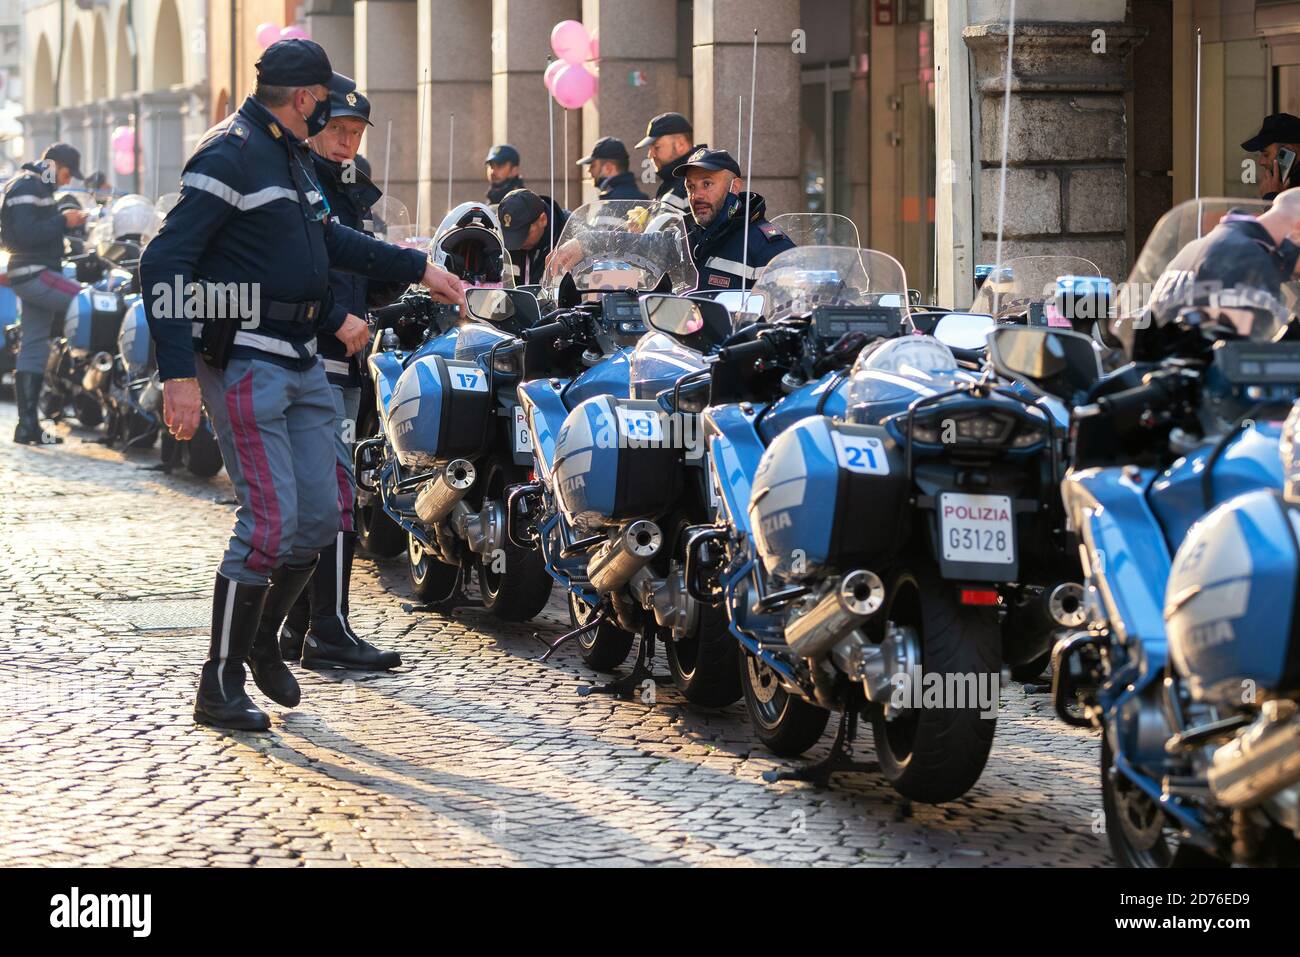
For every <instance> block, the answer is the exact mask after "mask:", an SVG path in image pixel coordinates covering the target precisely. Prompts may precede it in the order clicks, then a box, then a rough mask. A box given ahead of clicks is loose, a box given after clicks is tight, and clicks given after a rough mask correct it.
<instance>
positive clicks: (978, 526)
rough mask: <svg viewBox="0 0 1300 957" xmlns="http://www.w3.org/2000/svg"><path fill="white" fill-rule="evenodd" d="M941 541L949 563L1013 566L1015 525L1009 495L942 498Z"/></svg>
mask: <svg viewBox="0 0 1300 957" xmlns="http://www.w3.org/2000/svg"><path fill="white" fill-rule="evenodd" d="M939 537H940V539H942V541H943V557H944V560H945V561H949V562H975V563H979V564H982V565H1011V564H1014V563H1015V560H1016V523H1015V518H1014V513H1013V512H1012V510H1011V499H1010V497H1008V496H1006V495H961V494H958V493H955V492H946V493H944V494H942V495H940V496H939Z"/></svg>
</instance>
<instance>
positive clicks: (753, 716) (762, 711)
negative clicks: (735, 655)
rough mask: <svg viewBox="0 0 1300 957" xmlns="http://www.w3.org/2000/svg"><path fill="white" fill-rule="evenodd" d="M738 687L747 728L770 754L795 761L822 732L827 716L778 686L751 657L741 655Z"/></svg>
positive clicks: (824, 729) (814, 706) (819, 709)
mask: <svg viewBox="0 0 1300 957" xmlns="http://www.w3.org/2000/svg"><path fill="white" fill-rule="evenodd" d="M739 658H740V671H739V678H740V686H741V689H742V690H743V692H744V696H745V711H746V713H747V714H748V715H749V725H750V727H751V728H753V729H754V734H755V735H756V736H757V737H758V740H760V741H762V742H763V746H764V747H765V748H767V749H768V750H769V751H771V752H772V753H773V754H778V755H780V756H781V757H783V758H797V757H798V756H799V755H801V754H803V753H804V752H805V751H807V750H808V749H809V748H811V747H812V746H813V745H814V744H816V743H817V742H818V741H819V740H821V736H822V735H823V734H824V733H825V731H826V723H827V722H828V721H829V720H830V717H831V713H830V712H829V711H827V710H826V709H825V708H819V707H817V705H815V704H810V703H808V702H807V701H805V700H804V699H803V698H801V697H799V696H798V695H793V694H790V692H788V691H786V690H785V689H784V688H782V687H781V685H780V682H779V680H778V679H777V676H776V673H775V672H774V671H772V669H771V668H768V667H767V666H766V665H763V664H760V663H759V662H758V660H757V659H755V658H754V656H753V655H749V654H741V655H740V656H739Z"/></svg>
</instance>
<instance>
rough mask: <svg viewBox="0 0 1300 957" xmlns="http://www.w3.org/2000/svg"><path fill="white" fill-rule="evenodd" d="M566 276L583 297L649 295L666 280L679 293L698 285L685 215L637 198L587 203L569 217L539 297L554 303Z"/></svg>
mask: <svg viewBox="0 0 1300 957" xmlns="http://www.w3.org/2000/svg"><path fill="white" fill-rule="evenodd" d="M566 274H567V275H572V276H573V281H574V283H575V285H577V287H578V291H579V292H581V293H599V292H612V291H616V290H620V289H634V290H639V291H641V292H649V291H650V290H652V289H655V288H657V287H658V285H659V283H660V281H661V280H663V278H664V277H665V276H667V277H668V282H669V283H670V284H671V286H672V289H671V291H672V292H674V293H677V294H681V293H685V292H689V291H690V290H692V289H694V288H695V287H696V286H697V285H698V284H699V274H698V273H697V272H696V271H695V264H694V263H693V262H692V261H691V253H690V246H689V245H688V243H687V241H686V220H685V219H683V218H682V214H681V213H680V212H679V211H678V210H676V209H674V208H673V207H671V206H667V205H665V204H663V203H659V202H648V203H647V202H645V201H642V200H635V199H613V200H605V201H603V202H599V203H588V204H587V205H586V206H579V207H578V208H577V209H575V210H574V211H573V212H572V213H570V214H569V219H568V221H567V222H566V223H565V224H564V229H563V230H561V232H560V235H559V236H557V237H556V240H555V250H554V251H553V252H552V253H551V255H550V256H549V257H548V258H547V260H546V269H545V271H544V272H543V273H542V288H541V296H540V298H542V299H545V300H549V301H551V302H555V301H556V299H557V296H558V293H559V288H560V282H561V281H562V280H563V279H564V277H565V275H566Z"/></svg>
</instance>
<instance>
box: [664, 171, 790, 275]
mask: <svg viewBox="0 0 1300 957" xmlns="http://www.w3.org/2000/svg"><path fill="white" fill-rule="evenodd" d="M673 173H674V175H676V176H681V177H683V178H684V180H685V182H686V195H687V198H688V199H689V201H690V205H691V219H692V220H693V223H694V225H692V226H691V227H690V229H689V231H688V234H687V239H688V241H689V242H690V246H691V256H692V258H693V259H694V260H695V268H696V270H698V271H699V274H700V288H701V289H743V288H745V287H747V286H752V285H753V284H754V280H755V279H756V278H757V277H758V273H759V270H760V269H761V268H762V267H763V266H766V265H767V264H768V263H769V262H771V261H772V258H773V257H774V256H776V254H777V253H782V252H785V251H786V250H787V249H793V248H794V243H793V242H791V241H790V238H789V237H788V236H786V234H785V233H783V232H782V231H781V230H780V229H779V228H778V227H776V226H773V225H772V224H771V223H769V222H768V221H767V220H766V219H765V218H764V217H763V213H764V211H765V210H766V208H767V203H766V202H765V201H764V199H763V197H762V196H759V195H758V194H757V193H750V194H749V222H748V224H746V223H745V193H744V192H743V191H742V187H743V185H744V184H743V181H742V180H741V178H740V165H739V164H738V163H737V162H736V161H735V160H734V159H732V158H731V154H730V153H728V152H727V151H726V150H711V149H709V148H708V147H707V146H701V147H700V148H699V149H697V150H696V151H695V152H693V153H691V155H690V156H688V157H687V158H686V161H685V162H684V163H681V164H680V165H679V166H677V168H676V169H674V170H673ZM746 233H748V236H749V239H748V249H746V238H745V237H746Z"/></svg>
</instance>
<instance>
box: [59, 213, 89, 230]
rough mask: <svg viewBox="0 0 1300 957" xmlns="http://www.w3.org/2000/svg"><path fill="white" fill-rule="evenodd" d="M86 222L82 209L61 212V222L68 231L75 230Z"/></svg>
mask: <svg viewBox="0 0 1300 957" xmlns="http://www.w3.org/2000/svg"><path fill="white" fill-rule="evenodd" d="M85 221H86V211H85V210H84V209H65V210H64V211H63V222H64V223H65V224H66V225H67V227H68V229H76V228H77V227H78V226H80V225H81V224H82V223H84V222H85Z"/></svg>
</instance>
